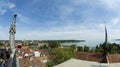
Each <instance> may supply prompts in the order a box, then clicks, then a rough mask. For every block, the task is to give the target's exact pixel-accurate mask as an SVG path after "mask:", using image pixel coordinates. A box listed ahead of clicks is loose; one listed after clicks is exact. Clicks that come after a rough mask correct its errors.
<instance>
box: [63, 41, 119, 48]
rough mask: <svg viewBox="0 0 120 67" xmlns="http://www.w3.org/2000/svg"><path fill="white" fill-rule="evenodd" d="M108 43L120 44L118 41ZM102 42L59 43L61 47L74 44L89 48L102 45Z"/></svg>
mask: <svg viewBox="0 0 120 67" xmlns="http://www.w3.org/2000/svg"><path fill="white" fill-rule="evenodd" d="M109 42H110V43H117V44H120V41H115V40H109ZM102 43H104V41H87V40H86V41H85V42H76V43H72V42H69V43H61V44H62V45H72V44H76V45H77V46H85V45H86V46H89V47H96V45H99V44H102Z"/></svg>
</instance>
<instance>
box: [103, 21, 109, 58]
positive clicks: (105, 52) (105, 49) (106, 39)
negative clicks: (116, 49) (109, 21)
mask: <svg viewBox="0 0 120 67" xmlns="http://www.w3.org/2000/svg"><path fill="white" fill-rule="evenodd" d="M104 23H105V22H104ZM108 47H109V46H108V35H107V27H106V25H105V42H104V44H103V55H104V56H106V55H107V54H108Z"/></svg>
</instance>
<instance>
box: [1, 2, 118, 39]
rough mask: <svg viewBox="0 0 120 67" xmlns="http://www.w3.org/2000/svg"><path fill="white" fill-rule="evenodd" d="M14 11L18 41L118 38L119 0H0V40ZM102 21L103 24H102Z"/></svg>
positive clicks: (4, 37)
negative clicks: (105, 36)
mask: <svg viewBox="0 0 120 67" xmlns="http://www.w3.org/2000/svg"><path fill="white" fill-rule="evenodd" d="M14 14H17V20H16V35H15V38H16V39H19V40H61V39H65V40H66V39H69V40H70V39H76V40H92V41H101V40H104V24H106V26H107V30H108V38H109V40H112V39H120V0H0V40H5V39H7V40H8V39H9V28H10V25H11V22H12V20H13V15H14ZM104 22H105V23H104Z"/></svg>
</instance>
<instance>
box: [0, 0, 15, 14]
mask: <svg viewBox="0 0 120 67" xmlns="http://www.w3.org/2000/svg"><path fill="white" fill-rule="evenodd" d="M14 7H15V4H13V3H10V2H6V1H0V14H4V13H5V12H7V10H8V9H12V8H14Z"/></svg>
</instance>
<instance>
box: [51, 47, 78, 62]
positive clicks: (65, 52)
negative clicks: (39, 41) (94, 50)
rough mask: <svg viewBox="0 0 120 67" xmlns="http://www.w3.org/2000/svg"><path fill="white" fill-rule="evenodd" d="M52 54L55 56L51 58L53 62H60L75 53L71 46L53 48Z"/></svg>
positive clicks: (72, 56)
mask: <svg viewBox="0 0 120 67" xmlns="http://www.w3.org/2000/svg"><path fill="white" fill-rule="evenodd" d="M52 55H54V56H55V59H54V60H53V61H54V63H55V64H59V63H62V62H64V61H66V60H68V59H70V58H75V57H76V56H75V53H74V51H73V49H72V48H54V49H52Z"/></svg>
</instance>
